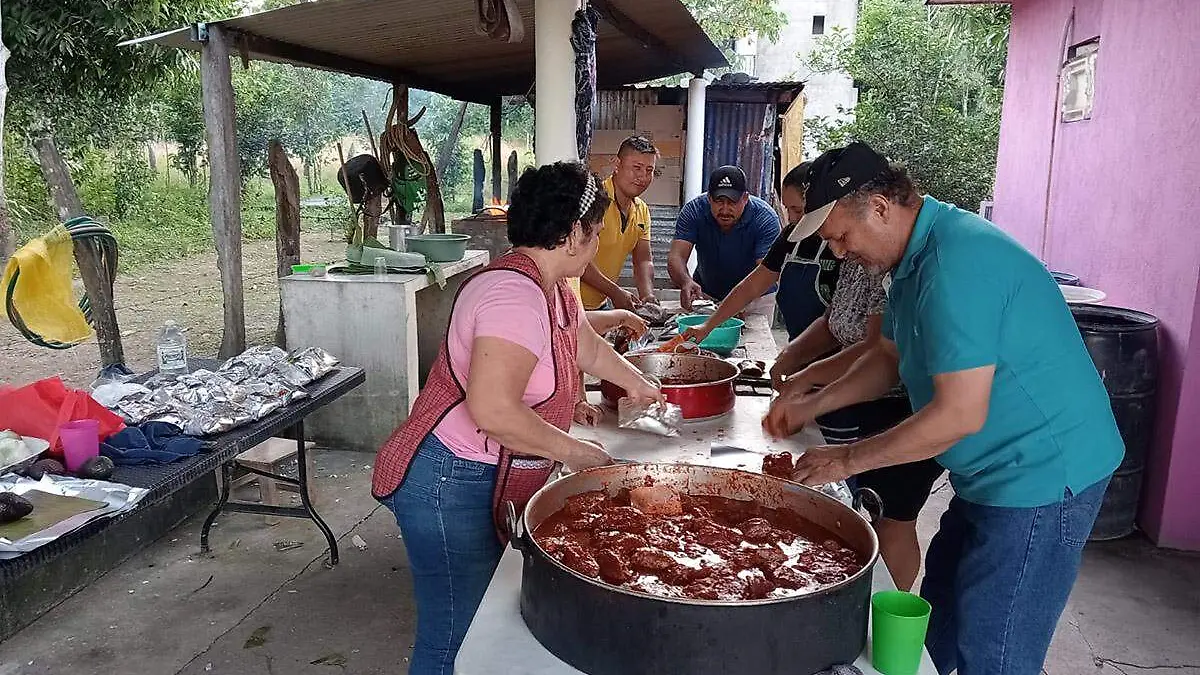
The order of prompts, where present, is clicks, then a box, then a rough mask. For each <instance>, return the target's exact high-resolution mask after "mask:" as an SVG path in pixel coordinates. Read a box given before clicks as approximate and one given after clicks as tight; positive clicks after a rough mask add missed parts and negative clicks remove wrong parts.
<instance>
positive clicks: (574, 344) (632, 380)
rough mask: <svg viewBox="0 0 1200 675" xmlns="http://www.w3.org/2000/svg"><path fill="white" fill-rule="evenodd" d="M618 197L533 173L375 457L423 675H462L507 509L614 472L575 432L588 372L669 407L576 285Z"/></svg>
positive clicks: (581, 175) (587, 177)
mask: <svg viewBox="0 0 1200 675" xmlns="http://www.w3.org/2000/svg"><path fill="white" fill-rule="evenodd" d="M608 200H609V198H608V195H607V194H606V193H605V191H604V190H602V189H599V184H598V182H597V181H596V179H595V177H594V176H592V175H591V174H590V173H588V171H587V169H586V167H584V166H583V165H582V164H580V163H578V162H557V163H555V164H551V165H547V166H542V167H539V168H537V169H527V170H526V171H525V173H524V174H523V175H522V176H521V178H520V180H519V181H518V182H517V186H516V189H515V190H513V194H512V205H511V206H510V207H509V210H508V238H509V240H510V241H511V242H512V244H513V250H512V252H510V253H508V254H505V255H503V256H500V257H499V258H497V259H496V260H495V261H493V262H492V264H491V265H489V266H488V267H486V268H485V269H484V270H483V271H481V272H480V273H479V274H477V275H475V276H474V277H472V278H471V279H469V280H467V281H466V282H464V283H463V285H462V287H461V288H460V289H459V292H458V296H457V297H456V298H455V301H454V308H453V310H452V312H451V316H450V325H449V327H448V329H447V334H446V340H445V342H444V343H443V345H442V348H441V350H440V352H439V355H438V358H437V360H436V361H435V362H434V365H433V368H432V369H431V371H430V374H429V378H428V380H427V381H426V383H425V387H424V388H423V389H422V390H421V394H420V395H419V396H418V397H417V400H416V402H415V403H414V404H413V409H412V411H411V413H410V414H409V417H408V419H407V420H405V422H404V423H403V424H402V425H401V426H400V427H399V428H398V429H396V431H395V432H394V433H393V434H392V437H391V438H390V439H389V440H388V442H387V443H386V444H384V446H383V448H381V449H380V451H379V455H378V456H377V458H376V461H375V475H374V479H373V481H372V492H373V494H374V495H375V497H376V498H377V499H379V500H380V501H382V502H383V503H384V504H385V505H387V506H388V508H389V509H391V511H392V512H393V513H394V514H395V515H396V522H397V523H398V524H399V525H400V531H401V535H402V537H403V539H404V542H405V549H406V551H407V553H408V559H409V565H410V567H411V569H412V575H413V586H414V595H415V597H416V601H417V638H416V644H415V646H414V649H413V655H412V660H411V662H410V664H409V671H408V672H409V673H411V674H412V675H426V674H427V673H436V674H439V675H441V674H449V673H450V672H452V670H453V665H454V657H455V655H456V654H457V653H458V648H459V645H461V644H462V640H463V637H464V635H465V634H466V631H467V627H468V626H469V625H470V623H471V619H472V617H473V616H474V614H475V610H476V609H477V608H478V606H479V602H480V600H482V598H483V593H484V591H485V590H486V589H487V586H488V583H489V582H490V580H491V576H492V573H493V571H494V570H495V568H496V564H497V563H498V562H499V560H500V555H501V553H502V552H503V547H504V544H505V542H506V541H507V536H508V533H507V532H506V531H505V528H504V521H503V518H502V517H501V514H502V513H503V511H504V508H505V504H506V503H507V502H510V501H511V502H513V503H514V504H515V505H516V507H517V509H518V511H519V510H520V509H521V508H523V507H524V504H525V502H527V501H528V499H529V497H530V496H532V494H533V492H535V491H536V490H537V489H538V488H540V487H541V486H542V485H543V484H544V483H545V482H546V481H547V480H548V479H549V477H550V475H551V473H552V472H553V471H554V469H555V468H556V467H557V465H558V464H559V463H562V464H566V465H568V466H570V467H571V468H574V469H585V468H589V467H593V466H601V465H604V464H609V463H611V461H612V459H611V458H610V457H609V456H608V454H607V453H605V452H604V449H603V448H602V447H600V445H599V444H596V443H592V442H588V441H582V440H579V439H577V438H573V437H572V436H571V435H570V434H568V433H567V431H568V429H569V428H570V426H571V420H572V417H573V415H574V413H575V406H576V403H577V402H578V401H579V396H578V392H579V388H580V387H581V386H582V384H581V382H580V378H579V371H580V370H583V371H584V372H587V373H589V374H592V375H595V376H597V377H600V378H602V379H605V380H609V381H611V382H614V383H616V384H618V385H620V386H622V387H624V388H625V390H626V391H628V392H630V394H631V395H632V396H634V397H635V398H641V399H656V400H662V393H661V392H660V391H659V390H658V389H657V388H656V387H655V386H654V385H653V384H651V383H650V382H648V381H647V380H646V379H645V378H644V377H643V376H642V374H641V373H640V372H638V371H637V369H635V368H634V367H633V366H631V365H630V364H629V362H627V361H625V360H624V359H622V358H621V357H620V356H618V355H617V354H616V352H614V351H613V350H612V347H610V346H609V345H608V343H607V342H605V341H604V340H603V339H601V338H600V336H599V335H597V334H596V332H595V330H593V329H592V328H591V327H590V326H589V324H588V321H587V319H586V318H585V316H584V313H583V308H582V305H581V304H580V303H579V301H578V299H577V298H576V296H575V294H574V293H573V292H572V291H571V289H570V286H569V285H568V284H567V282H566V280H567V279H568V278H569V277H577V276H579V275H581V274H582V273H583V270H584V269H585V268H586V267H587V265H588V263H590V262H591V261H592V258H593V257H594V256H595V254H596V248H597V245H598V237H597V235H598V232H599V228H600V221H601V218H602V216H603V214H604V210H605V209H606V208H607V206H608Z"/></svg>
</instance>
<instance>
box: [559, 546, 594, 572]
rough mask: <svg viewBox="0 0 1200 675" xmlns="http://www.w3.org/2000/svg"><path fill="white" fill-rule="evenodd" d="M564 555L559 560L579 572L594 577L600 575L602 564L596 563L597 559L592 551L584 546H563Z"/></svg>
mask: <svg viewBox="0 0 1200 675" xmlns="http://www.w3.org/2000/svg"><path fill="white" fill-rule="evenodd" d="M561 551H562V557H561V558H559V560H561V561H562V564H564V565H566V566H567V567H570V568H571V569H573V570H575V571H576V572H579V573H580V574H582V575H583V576H585V577H592V578H593V579H594V578H596V577H597V576H599V575H600V566H599V565H598V564H596V559H595V558H593V557H592V552H591V551H589V550H588V549H586V548H584V547H582V546H576V545H574V544H567V545H565V546H563V547H562V549H561Z"/></svg>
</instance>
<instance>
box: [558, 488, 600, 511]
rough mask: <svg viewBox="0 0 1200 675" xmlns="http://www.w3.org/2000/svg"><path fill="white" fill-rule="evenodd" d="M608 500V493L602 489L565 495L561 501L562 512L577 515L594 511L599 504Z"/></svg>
mask: <svg viewBox="0 0 1200 675" xmlns="http://www.w3.org/2000/svg"><path fill="white" fill-rule="evenodd" d="M607 500H608V495H607V494H605V492H604V491H603V490H592V491H591V492H581V493H579V494H577V495H571V496H570V497H567V498H566V500H564V502H563V508H562V510H563V513H566V514H567V515H569V516H578V515H582V514H585V513H595V512H596V511H597V510H598V508H599V506H600V505H601V504H603V503H604V502H605V501H607Z"/></svg>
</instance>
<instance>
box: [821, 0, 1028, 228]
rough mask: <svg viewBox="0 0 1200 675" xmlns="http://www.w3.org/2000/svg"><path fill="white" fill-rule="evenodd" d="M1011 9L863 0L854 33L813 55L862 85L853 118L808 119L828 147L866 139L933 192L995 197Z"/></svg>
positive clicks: (968, 203)
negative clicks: (932, 6)
mask: <svg viewBox="0 0 1200 675" xmlns="http://www.w3.org/2000/svg"><path fill="white" fill-rule="evenodd" d="M1009 20H1010V10H1009V8H1008V7H1007V6H1005V7H991V6H989V7H974V8H965V7H953V8H940V7H939V8H929V7H926V6H925V5H924V3H923V2H922V0H864V2H863V5H862V10H861V12H860V14H859V21H858V26H857V30H856V35H855V37H854V39H851V38H850V37H849V36H848V35H847V33H846V32H845V31H838V30H835V31H833V32H832V33H831V34H830V35H827V36H826V37H825V38H823V39H822V40H821V41H820V42H819V43H818V47H817V49H816V50H814V52H813V53H812V55H811V56H810V63H809V66H810V67H811V68H812V69H813V70H814V71H816V72H829V71H839V70H840V71H844V72H847V73H849V74H850V76H851V77H853V78H854V80H855V83H856V85H857V86H858V88H859V99H858V105H857V106H856V107H855V109H854V110H853V111H840V112H842V113H844V114H846V115H847V117H849V116H850V115H851V114H852V116H853V118H852V120H851V121H844V120H828V119H823V120H815V121H812V122H809V124H808V128H809V131H810V133H811V138H813V139H814V140H815V142H816V145H817V147H818V148H819V149H825V148H829V147H835V146H837V145H841V144H844V143H845V142H847V141H849V140H852V139H858V140H862V141H865V142H867V143H868V144H870V145H871V146H872V147H874V148H875V149H876V150H878V151H880V152H882V153H884V154H885V155H887V156H888V157H890V158H892V159H896V160H900V161H903V162H904V163H905V164H907V165H908V167H909V170H910V171H911V173H912V175H913V176H914V177H915V178H916V179H917V181H918V182H919V183H920V185H921V187H922V188H923V189H924V190H925V191H927V192H928V193H930V194H932V195H934V196H936V197H938V198H939V199H943V200H947V201H951V202H954V203H956V204H958V205H960V206H962V207H963V208H967V209H971V210H974V209H975V208H976V207H978V205H979V202H980V201H982V200H984V199H987V198H988V196H990V195H991V192H992V186H993V180H994V178H995V171H996V148H997V143H998V140H999V133H1000V107H1001V102H1002V95H1003V82H1004V63H1005V51H1006V48H1007V47H1006V46H1007V38H1008V25H1009Z"/></svg>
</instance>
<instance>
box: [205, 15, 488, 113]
mask: <svg viewBox="0 0 1200 675" xmlns="http://www.w3.org/2000/svg"><path fill="white" fill-rule="evenodd" d="M214 28H217V29H221V26H219V25H217V24H207V29H208V31H209V32H210V33H211V31H212V30H213V29H214ZM223 30H224V31H225V32H226V34H227V35H232V36H235V37H236V40H237V41H236V42H235V44H244V45H245V47H246V49H247V51H249V52H250V53H251V54H257V55H259V56H266V57H274V58H276V59H282V60H284V61H288V62H292V63H299V64H304V65H306V66H309V67H312V68H317V69H319V70H331V71H334V72H338V73H346V74H347V75H354V76H356V77H366V78H369V79H372V80H380V81H382V82H404V83H405V84H408V85H410V86H413V87H417V88H418V89H424V90H426V91H436V92H438V93H439V94H445V95H447V96H450V97H453V98H456V99H459V100H460V101H472V102H474V103H487V102H488V99H489V97H487V96H485V95H482V94H481V92H479V91H473V90H469V89H466V88H464V87H461V86H459V85H456V84H454V83H451V82H443V81H441V80H438V79H435V78H430V77H427V76H423V75H420V74H418V73H414V72H413V71H411V70H407V69H404V68H392V67H389V66H384V65H380V64H377V63H371V62H369V61H361V60H359V59H354V58H349V57H346V56H341V55H339V54H334V53H332V52H326V51H322V50H320V49H312V48H310V47H302V46H300V45H296V44H291V43H289V42H281V41H279V40H275V39H272V38H268V37H263V36H261V35H255V34H254V33H250V32H247V31H244V30H237V29H223Z"/></svg>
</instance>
